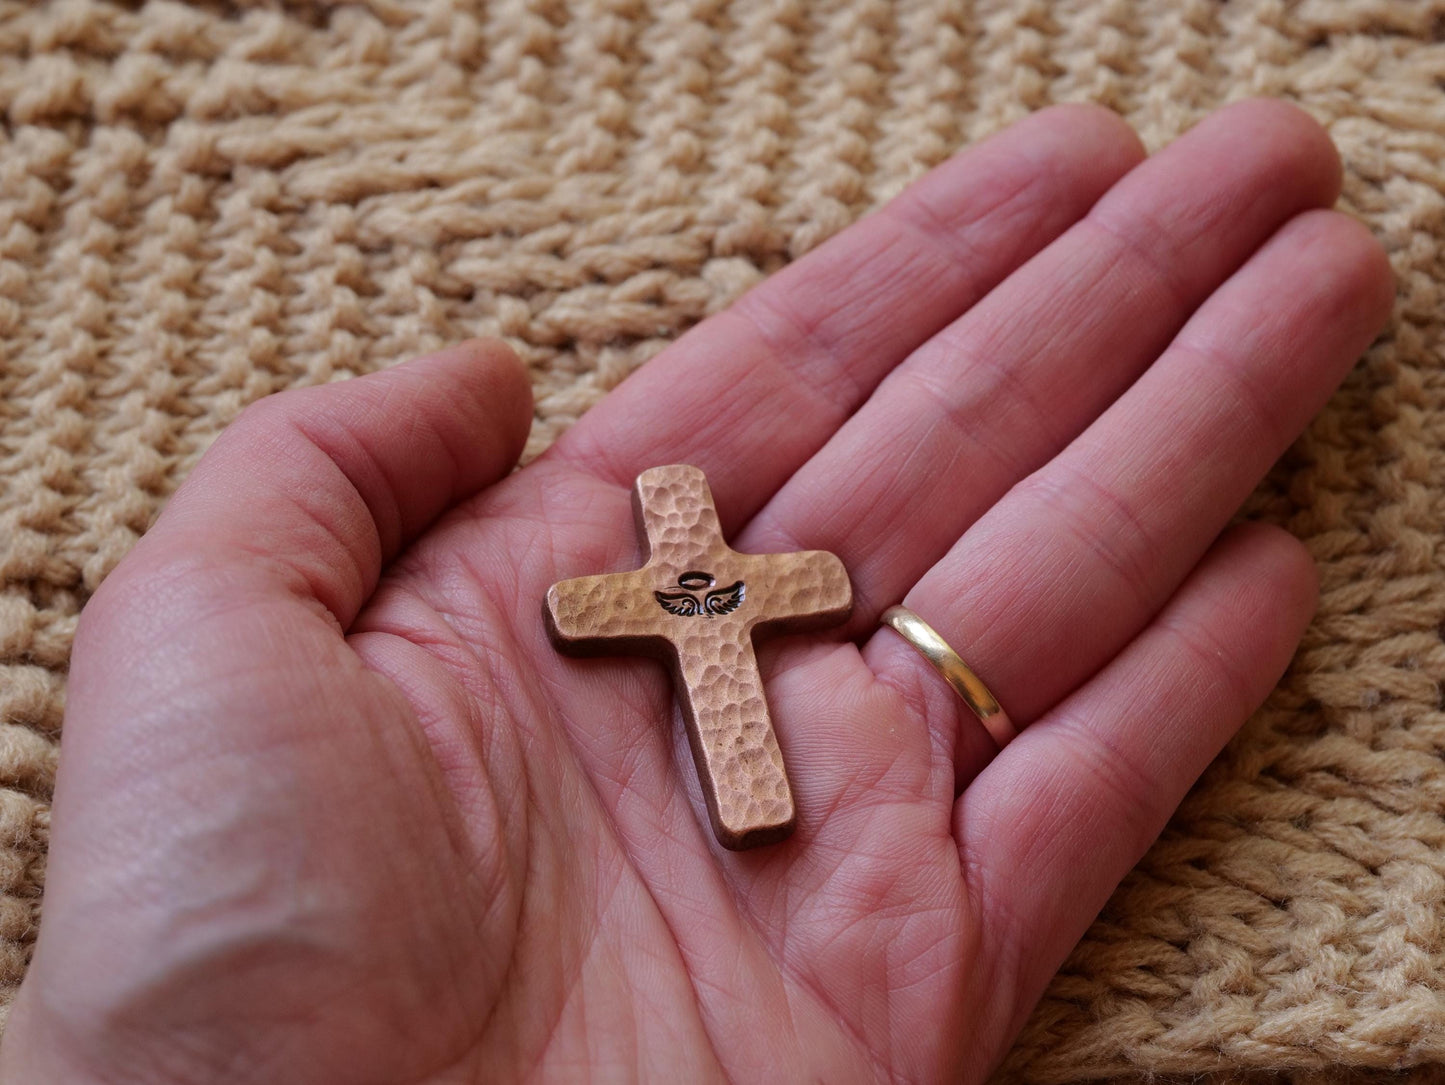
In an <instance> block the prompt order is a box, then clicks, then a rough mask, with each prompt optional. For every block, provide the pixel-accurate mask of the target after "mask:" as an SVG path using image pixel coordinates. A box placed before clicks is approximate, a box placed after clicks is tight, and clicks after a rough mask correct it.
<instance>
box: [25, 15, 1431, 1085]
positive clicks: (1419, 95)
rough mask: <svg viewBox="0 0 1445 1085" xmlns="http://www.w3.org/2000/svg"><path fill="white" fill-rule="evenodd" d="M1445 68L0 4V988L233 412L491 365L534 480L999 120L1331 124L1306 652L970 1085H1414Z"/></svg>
mask: <svg viewBox="0 0 1445 1085" xmlns="http://www.w3.org/2000/svg"><path fill="white" fill-rule="evenodd" d="M1442 26H1445V0H1299V2H1284V0H1229V2H1219V0H1063V2H1045V0H976V2H972V3H970V2H965V0H897V2H892V0H817V2H804V0H494V2H491V3H482V2H480V0H415V2H403V0H365V2H354V3H342V2H322V0H312V2H306V3H303V2H297V3H289V4H288V3H281V2H279V0H278V2H275V3H265V2H259V0H250V2H246V0H231V2H226V3H222V2H220V0H208V2H197V3H193V4H180V3H175V2H165V0H163V2H145V3H142V2H137V0H57V2H54V3H31V2H18V0H0V115H3V117H4V127H3V131H0V141H3V146H0V392H3V396H0V412H3V414H0V837H3V846H0V890H3V896H0V984H3V986H4V990H5V991H6V992H13V989H14V985H15V984H16V983H18V981H19V979H20V977H21V975H22V973H23V971H24V967H25V961H26V959H27V955H28V951H29V947H30V945H31V943H32V942H33V938H34V933H35V926H36V922H37V917H38V915H39V906H40V894H41V887H42V884H43V881H44V854H45V845H46V830H47V806H46V800H47V796H48V795H49V792H50V788H51V785H52V781H53V774H54V766H55V752H56V740H57V733H58V729H59V726H60V720H61V711H62V707H63V702H64V691H65V669H66V659H67V653H68V650H69V645H70V640H71V635H72V633H73V630H74V628H75V622H76V614H77V612H78V610H79V608H80V606H81V605H82V604H83V602H84V601H85V599H86V597H87V595H88V593H89V592H91V591H92V590H93V589H94V588H95V586H96V585H97V584H98V583H99V582H100V580H101V579H102V578H103V577H104V576H105V575H106V573H107V572H108V571H109V570H110V569H111V568H113V567H114V565H115V563H116V562H117V561H118V560H119V559H120V557H121V556H122V555H123V554H124V553H125V552H126V550H127V548H128V547H129V546H130V545H131V544H132V543H133V542H134V541H135V539H136V538H137V536H138V534H139V533H140V532H141V531H143V530H144V529H145V527H146V525H147V523H148V522H149V521H150V519H151V518H152V516H153V515H154V514H155V512H156V510H157V509H158V507H159V506H160V504H161V502H162V501H163V500H164V498H165V496H166V495H167V494H168V493H170V492H171V491H172V490H173V488H174V487H175V486H176V485H177V483H178V482H179V480H180V479H181V478H182V477H183V476H184V475H185V472H186V470H187V469H188V468H189V467H190V466H191V464H193V463H194V461H195V459H196V457H197V456H198V455H199V454H200V452H201V451H202V450H203V449H204V447H205V446H206V444H207V443H208V442H209V441H210V440H211V439H212V438H213V437H214V436H215V434H216V432H217V431H218V430H219V429H220V428H221V427H222V426H224V425H225V424H226V423H227V422H228V421H230V420H231V419H232V418H233V417H234V416H235V415H236V413H237V412H238V411H239V410H240V409H241V408H242V407H243V406H244V405H245V404H247V403H249V402H251V401H252V400H254V399H256V398H257V397H259V396H262V395H265V394H266V393H268V392H272V391H275V390H277V389H280V388H284V387H288V386H292V385H298V384H314V383H318V382H324V381H329V380H334V379H337V378H340V377H345V376H348V375H351V374H355V373H361V372H366V371H369V370H372V369H375V368H377V367H379V366H384V365H387V364H389V363H392V362H394V361H397V360H400V359H403V358H405V357H407V356H409V355H412V354H414V353H416V352H418V351H421V350H424V349H427V348H430V347H434V346H437V345H439V344H442V343H444V342H448V341H451V340H456V339H460V338H462V337H464V336H468V335H476V334H482V333H490V334H501V335H504V336H506V337H507V338H508V339H509V340H510V341H511V342H512V343H513V344H514V345H515V346H516V347H517V348H518V349H519V350H520V351H521V353H522V355H523V357H524V358H525V359H526V360H527V361H528V362H529V364H530V365H531V368H532V373H533V377H534V380H535V384H536V390H537V404H538V406H537V421H536V426H535V428H534V432H533V435H532V440H531V443H530V445H529V453H530V454H535V453H536V452H537V451H538V450H540V449H541V448H543V447H544V446H545V445H546V444H547V443H548V442H549V441H550V440H552V439H553V438H554V437H555V436H556V435H557V434H558V433H559V432H560V431H561V430H562V429H564V428H565V427H566V426H567V425H568V424H569V423H570V422H571V421H572V420H573V419H575V418H576V417H577V415H578V414H580V413H581V412H582V411H583V410H585V409H586V408H587V407H588V406H590V405H591V404H592V403H594V402H596V400H597V399H598V397H599V396H601V395H602V394H603V393H604V392H605V391H606V390H607V389H609V388H611V387H612V386H613V385H615V384H616V383H617V382H618V381H619V380H620V379H621V378H622V377H623V376H624V375H625V374H626V373H628V372H629V371H630V370H632V369H633V368H634V367H635V366H637V365H638V364H640V363H641V362H643V361H644V360H645V359H647V358H648V357H649V356H651V355H652V354H654V353H655V352H656V351H657V350H658V349H660V348H661V347H662V346H663V345H664V344H666V343H667V342H669V341H670V340H671V339H673V338H674V337H675V336H676V335H677V334H678V333H679V332H680V331H681V330H682V329H684V328H686V327H687V326H689V325H690V324H692V323H694V322H695V321H697V320H698V319H699V318H701V317H703V316H705V315H706V314H708V313H710V312H713V311H716V310H718V309H720V308H722V307H723V306H724V305H726V304H727V303H728V302H729V301H731V300H732V299H733V298H735V297H737V295H738V294H739V293H741V292H742V291H743V290H744V289H746V288H747V287H749V286H751V285H752V284H753V283H755V282H757V281H758V280H759V279H761V278H762V277H763V276H764V275H765V274H767V273H768V272H770V271H772V270H775V269H776V268H778V267H779V266H781V265H782V264H783V263H785V262H786V261H788V260H789V259H791V258H793V257H796V256H798V255H800V254H801V253H803V252H805V251H807V250H808V249H810V248H812V247H813V246H814V245H816V244H817V243H818V242H819V241H821V240H822V239H823V238H825V237H827V236H829V235H830V234H832V233H834V232H835V231H837V230H839V229H841V228H842V227H843V226H845V225H846V224H847V223H849V222H851V221H853V220H854V219H856V218H857V217H858V216H859V215H861V214H863V213H864V212H865V211H867V210H869V209H870V208H873V207H876V206H877V205H878V204H880V203H881V202H883V201H884V200H885V199H887V198H888V197H889V196H891V195H893V194H894V193H896V192H897V191H899V189H901V188H902V187H903V186H904V184H905V183H906V182H908V181H909V180H911V179H912V178H914V177H916V176H917V175H918V174H920V173H921V172H922V171H923V170H924V169H925V168H926V167H928V166H930V165H932V164H934V163H936V162H938V161H940V160H941V159H942V158H944V157H945V156H946V155H947V154H949V153H950V152H951V151H952V150H954V149H956V148H958V147H960V146H962V145H964V144H966V143H968V142H970V141H971V140H974V139H976V138H978V137H980V136H982V135H984V134H986V133H988V132H990V131H993V130H994V129H997V128H999V127H1001V126H1002V125H1004V124H1006V123H1007V122H1009V121H1011V120H1014V119H1016V118H1018V117H1019V116H1021V115H1023V114H1024V113H1025V112H1027V111H1029V110H1031V109H1034V108H1037V107H1040V106H1043V105H1045V104H1047V103H1049V102H1053V101H1061V100H1092V101H1096V102H1101V103H1103V104H1105V105H1107V106H1110V107H1112V108H1114V109H1116V110H1118V111H1120V112H1121V113H1123V114H1124V115H1126V116H1127V117H1128V118H1129V119H1130V120H1131V121H1132V122H1133V123H1134V124H1135V125H1136V126H1137V127H1138V128H1139V129H1140V130H1141V132H1142V133H1143V134H1144V136H1145V137H1146V140H1147V142H1148V143H1149V144H1150V145H1151V146H1159V145H1161V144H1162V143H1164V142H1166V141H1167V140H1168V139H1169V138H1171V137H1172V136H1174V135H1176V134H1177V133H1178V132H1180V131H1181V130H1183V129H1184V128H1185V127H1187V126H1188V125H1189V124H1190V123H1192V122H1193V121H1195V120H1196V119H1198V118H1199V117H1200V116H1201V115H1203V114H1204V113H1205V112H1206V111H1208V110H1210V109H1212V108H1214V107H1215V106H1217V105H1219V104H1221V103H1223V102H1225V101H1227V100H1230V99H1234V98H1238V97H1242V96H1245V95H1248V94H1272V95H1285V96H1288V97H1291V98H1294V99H1295V100H1297V101H1299V102H1301V103H1302V104H1303V105H1304V106H1305V107H1306V108H1308V109H1309V110H1310V111H1311V112H1313V113H1314V115H1315V116H1316V117H1318V118H1319V119H1320V120H1321V121H1322V122H1323V123H1325V124H1326V125H1327V126H1328V127H1329V129H1330V131H1331V133H1332V134H1333V136H1334V138H1335V140H1336V141H1337V142H1338V144H1339V145H1340V147H1341V149H1342V151H1343V153H1344V156H1345V159H1346V163H1347V169H1346V183H1345V196H1344V200H1343V205H1344V206H1345V207H1346V208H1348V209H1349V210H1352V211H1354V212H1355V213H1357V214H1359V215H1360V216H1361V217H1362V218H1363V219H1364V220H1365V221H1366V222H1367V223H1368V224H1369V225H1370V226H1371V228H1372V229H1373V230H1374V231H1375V232H1376V234H1377V235H1378V236H1379V237H1380V238H1381V239H1382V240H1383V241H1384V242H1385V243H1386V245H1387V247H1388V248H1389V251H1390V254H1391V258H1392V260H1393V263H1394V267H1395V271H1396V273H1397V275H1398V277H1399V304H1398V308H1397V311H1396V316H1395V319H1394V322H1393V324H1392V327H1391V329H1390V331H1389V332H1388V333H1387V335H1386V336H1385V338H1384V339H1383V340H1382V341H1381V342H1380V343H1378V344H1377V345H1376V346H1375V347H1374V349H1373V350H1371V352H1370V353H1369V355H1368V357H1367V358H1366V360H1365V361H1364V363H1363V364H1362V365H1361V366H1360V367H1359V369H1358V370H1357V371H1356V372H1355V373H1354V374H1353V376H1352V377H1351V378H1350V379H1349V381H1348V383H1347V385H1346V387H1345V389H1344V390H1343V391H1342V392H1341V393H1340V394H1339V395H1338V396H1337V397H1336V398H1335V400H1334V402H1333V403H1332V404H1331V406H1330V408H1329V409H1328V411H1327V412H1326V414H1325V415H1324V416H1323V417H1321V418H1320V419H1319V420H1318V421H1317V422H1316V424H1315V425H1314V426H1313V428H1312V429H1311V430H1310V432H1309V434H1308V435H1307V436H1306V437H1305V438H1304V439H1303V440H1302V441H1301V442H1300V443H1299V444H1298V445H1297V446H1296V448H1295V449H1294V450H1293V451H1292V452H1291V453H1290V454H1289V456H1288V457H1287V458H1286V460H1285V462H1284V463H1283V464H1282V465H1281V466H1280V467H1279V468H1278V469H1277V470H1276V471H1275V473H1274V474H1273V476H1272V477H1271V479H1270V481H1269V482H1268V483H1267V484H1266V485H1265V486H1264V487H1262V488H1261V490H1260V491H1259V493H1258V494H1257V496H1256V498H1255V499H1254V501H1253V503H1252V506H1251V513H1252V514H1253V515H1256V516H1260V517H1264V518H1267V519H1270V520H1273V521H1276V522H1279V523H1283V524H1286V525H1288V526H1289V527H1290V528H1291V529H1292V530H1293V531H1295V532H1296V533H1297V534H1298V535H1299V536H1300V537H1302V538H1304V539H1305V540H1306V541H1307V542H1308V543H1309V545H1310V547H1311V548H1312V550H1313V551H1314V554H1315V556H1316V557H1317V558H1318V559H1319V562H1320V565H1321V569H1322V574H1323V580H1324V594H1323V600H1322V603H1321V607H1320V613H1319V617H1318V618H1317V620H1316V622H1315V624H1314V626H1313V627H1312V629H1311V631H1310V633H1309V635H1308V639H1307V640H1306V643H1305V645H1304V648H1303V650H1302V652H1301V654H1300V656H1299V658H1298V660H1297V663H1296V665H1295V667H1294V669H1293V671H1292V672H1291V674H1290V675H1289V676H1288V677H1287V679H1286V680H1285V682H1284V683H1283V686H1282V687H1281V689H1280V691H1279V692H1278V694H1277V695H1276V696H1275V697H1274V698H1273V700H1272V701H1271V702H1270V705H1269V706H1268V707H1267V708H1266V710H1265V711H1263V712H1262V713H1261V714H1260V715H1259V717H1258V718H1257V719H1256V720H1255V721H1254V722H1253V723H1252V724H1251V725H1250V726H1249V727H1248V728H1247V730H1246V732H1245V734H1244V735H1243V736H1242V737H1241V738H1240V739H1239V740H1238V741H1237V742H1236V743H1235V744H1234V745H1233V746H1232V747H1231V748H1230V749H1229V751H1228V752H1227V753H1226V754H1225V756H1224V757H1223V758H1222V759H1221V760H1220V761H1219V762H1218V763H1217V764H1216V765H1215V766H1214V767H1213V768H1212V769H1211V770H1210V771H1209V773H1208V774H1207V775H1206V777H1205V779H1204V781H1203V782H1202V783H1201V785H1200V786H1199V787H1198V788H1197V789H1196V790H1195V792H1194V793H1193V795H1192V796H1191V798H1190V799H1189V800H1188V801H1187V802H1186V804H1185V805H1184V807H1183V809H1182V810H1181V811H1180V812H1179V814H1178V816H1177V817H1176V818H1175V819H1174V822H1173V824H1172V826H1171V827H1170V829H1169V831H1168V832H1167V833H1166V835H1165V837H1164V838H1163V839H1162V840H1161V841H1160V843H1159V844H1158V845H1157V846H1156V847H1155V848H1154V849H1153V851H1151V852H1150V854H1149V855H1148V857H1147V858H1146V859H1145V860H1144V861H1143V863H1142V864H1141V865H1140V867H1139V868H1138V870H1136V871H1135V872H1134V873H1133V874H1132V875H1130V877H1129V878H1128V880H1127V881H1126V882H1125V884H1124V885H1123V887H1122V888H1121V889H1120V890H1119V892H1118V893H1117V894H1116V896H1115V897H1114V899H1113V901H1112V902H1111V903H1110V905H1109V906H1108V908H1107V910H1106V912H1105V913H1104V915H1103V916H1102V917H1101V918H1100V920H1099V921H1098V923H1097V924H1096V925H1095V926H1094V928H1093V929H1092V930H1091V931H1090V932H1089V935H1088V936H1087V938H1086V939H1085V941H1084V942H1083V944H1081V945H1080V946H1079V948H1078V949H1077V951H1076V952H1075V953H1074V954H1073V956H1072V957H1071V958H1070V960H1069V961H1068V963H1067V964H1066V965H1065V966H1064V969H1063V971H1062V972H1061V973H1060V975H1059V977H1058V978H1057V980H1056V981H1055V982H1054V984H1053V986H1052V987H1051V988H1050V990H1049V992H1048V995H1047V996H1046V998H1045V999H1044V1001H1043V1003H1042V1005H1041V1006H1040V1007H1039V1009H1038V1011H1037V1012H1036V1013H1035V1015H1034V1017H1033V1019H1032V1021H1031V1022H1030V1024H1029V1025H1028V1027H1027V1029H1026V1030H1025V1032H1024V1034H1023V1035H1022V1036H1021V1037H1020V1039H1019V1041H1018V1044H1017V1046H1016V1048H1015V1050H1014V1053H1013V1055H1012V1056H1011V1058H1010V1060H1009V1062H1008V1064H1007V1066H1006V1067H1005V1069H1004V1070H1003V1072H1002V1077H1003V1079H1004V1080H1008V1081H1017V1082H1028V1083H1047V1082H1065V1081H1078V1080H1084V1079H1098V1078H1128V1077H1134V1076H1146V1075H1149V1074H1170V1075H1174V1074H1177V1075H1193V1074H1198V1073H1202V1072H1209V1071H1218V1072H1225V1071H1230V1070H1233V1071H1236V1072H1237V1074H1238V1077H1237V1078H1235V1077H1233V1076H1231V1078H1230V1079H1231V1080H1241V1081H1244V1080H1251V1081H1252V1080H1254V1078H1255V1076H1256V1075H1255V1073H1254V1071H1263V1070H1266V1069H1270V1068H1278V1069H1286V1070H1297V1071H1300V1073H1299V1074H1298V1075H1295V1076H1286V1078H1285V1080H1295V1081H1299V1082H1301V1083H1303V1082H1309V1083H1310V1085H1315V1083H1322V1082H1324V1081H1327V1080H1329V1081H1334V1080H1337V1079H1338V1077H1339V1075H1340V1073H1342V1072H1343V1070H1331V1069H1330V1067H1332V1066H1338V1067H1340V1068H1361V1069H1366V1068H1376V1069H1378V1070H1388V1069H1392V1068H1402V1067H1417V1068H1418V1069H1417V1070H1416V1071H1414V1072H1413V1073H1412V1074H1411V1075H1409V1079H1410V1080H1412V1081H1425V1080H1436V1079H1437V1077H1438V1074H1439V1072H1440V1071H1439V1067H1438V1065H1437V1064H1445V712H1442V704H1441V686H1440V681H1441V679H1442V677H1445V645H1442V643H1441V623H1442V620H1445V568H1442V562H1441V559H1442V556H1445V542H1442V540H1445V528H1442V525H1445V489H1442V487H1445V287H1442V283H1445V255H1442V253H1445V248H1442V246H1445V197H1442V187H1445V167H1442V164H1441V163H1442V161H1445V96H1442V91H1441V87H1442V80H1445V41H1442V38H1445V35H1442V33H1441V28H1442ZM859 273H860V274H866V268H860V269H859ZM1432 1067H1433V1068H1432ZM1261 1080H1263V1079H1262V1078H1261ZM1269 1080H1271V1081H1275V1080H1280V1079H1279V1078H1274V1077H1271V1078H1270V1079H1269ZM1352 1080H1353V1078H1352Z"/></svg>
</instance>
